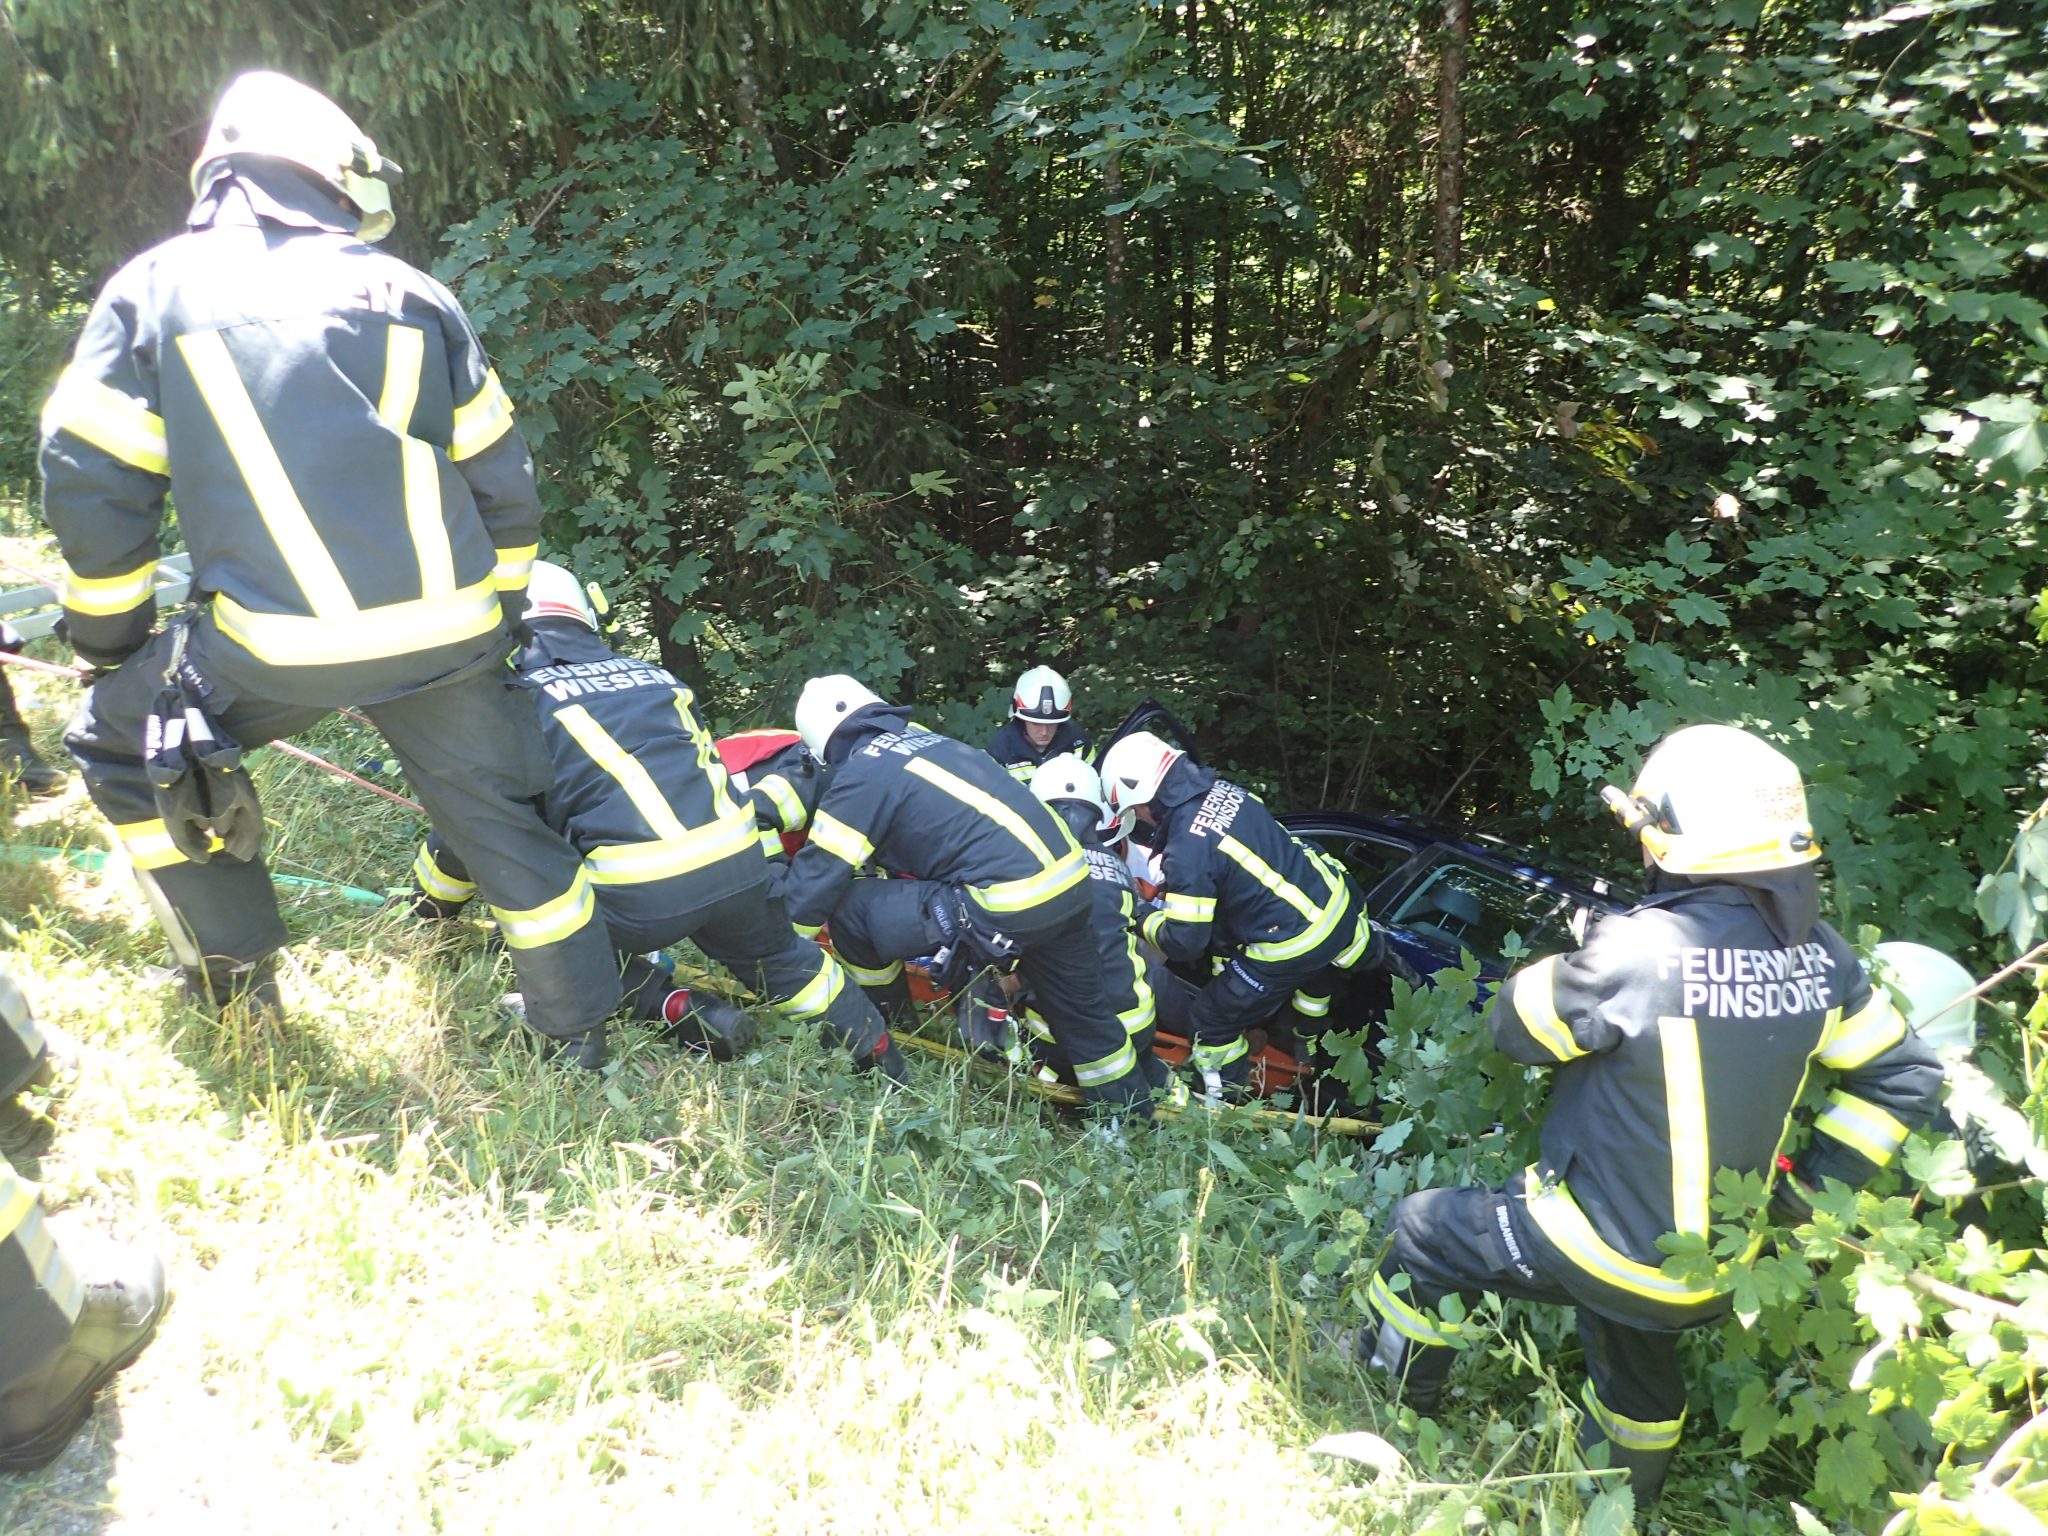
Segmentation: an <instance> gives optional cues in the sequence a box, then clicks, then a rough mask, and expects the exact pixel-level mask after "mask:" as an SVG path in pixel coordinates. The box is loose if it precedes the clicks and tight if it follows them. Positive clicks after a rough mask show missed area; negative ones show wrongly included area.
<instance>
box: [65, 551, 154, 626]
mask: <svg viewBox="0 0 2048 1536" xmlns="http://www.w3.org/2000/svg"><path fill="white" fill-rule="evenodd" d="M155 595H156V561H154V560H151V561H150V562H149V564H147V565H139V566H137V567H136V568H135V569H134V570H132V571H129V572H127V573H126V574H124V575H120V576H81V575H79V574H78V573H77V572H76V571H74V570H72V569H71V567H70V566H68V565H67V566H65V567H64V584H63V590H62V594H61V598H60V600H61V601H62V602H63V604H64V606H65V607H66V608H69V609H70V610H71V611H72V612H73V613H87V614H91V615H92V616H93V617H94V618H102V619H103V618H111V617H113V616H114V615H115V614H119V613H130V612H133V611H134V610H135V609H137V608H140V607H141V606H142V605H143V604H144V603H146V602H148V601H149V600H150V599H151V598H152V597H154V596H155Z"/></svg>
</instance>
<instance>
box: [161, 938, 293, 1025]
mask: <svg viewBox="0 0 2048 1536" xmlns="http://www.w3.org/2000/svg"><path fill="white" fill-rule="evenodd" d="M185 995H186V996H187V997H189V998H191V999H192V1001H193V1002H194V1003H196V1004H198V1005H199V1006H200V1007H202V1008H209V1009H211V1010H212V1011H213V1012H214V1013H215V1014H219V1013H221V1012H223V1011H225V1010H226V1009H229V1008H233V1007H237V1006H239V1007H243V1008H246V1009H247V1010H248V1012H249V1018H250V1020H251V1021H252V1022H257V1023H270V1024H281V1023H283V1022H284V994H283V993H281V992H280V991H279V990H278V986H277V960H276V958H275V957H274V956H271V955H265V956H264V957H263V958H262V959H261V960H230V959H228V958H227V957H226V956H224V955H208V956H207V957H206V958H205V960H203V961H202V962H200V964H198V965H196V966H188V967H186V969H185Z"/></svg>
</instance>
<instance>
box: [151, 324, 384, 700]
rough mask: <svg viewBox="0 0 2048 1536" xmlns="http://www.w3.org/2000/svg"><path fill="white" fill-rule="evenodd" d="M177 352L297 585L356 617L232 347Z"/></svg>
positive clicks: (200, 342) (213, 337) (326, 610)
mask: <svg viewBox="0 0 2048 1536" xmlns="http://www.w3.org/2000/svg"><path fill="white" fill-rule="evenodd" d="M178 351H179V352H180V353H182V354H183V355H184V358H185V362H186V365H187V366H188V367H190V368H191V370H192V378H193V381H194V382H195V383H197V384H198V386H199V394H200V397H201V398H202V399H203V400H205V401H206V408H207V409H208V410H209V411H211V412H212V413H213V419H214V423H215V424H216V425H217V426H218V427H219V428H220V433H221V437H222V438H223V439H224V440H225V441H226V443H227V447H228V453H229V454H230V455H231V456H232V457H233V458H234V461H235V467H236V468H237V469H239V470H240V471H241V472H242V479H243V481H244V483H246V484H247V485H248V487H249V495H250V496H251V498H253V499H254V501H255V503H256V511H257V513H258V514H259V515H260V516H261V517H262V519H263V526H264V527H265V528H267V529H269V530H270V537H271V539H272V541H273V542H274V543H275V544H276V545H277V552H278V554H279V555H281V556H282V557H283V558H284V563H285V566H286V568H287V569H289V570H290V571H291V573H292V580H293V581H295V582H297V583H298V585H299V590H300V591H301V592H303V593H304V594H305V597H306V603H307V606H308V607H310V608H311V609H312V610H313V612H314V613H315V614H316V615H318V616H319V617H320V618H323V619H342V618H353V617H354V616H355V614H356V600H355V598H354V597H353V596H352V595H351V594H350V593H349V590H348V583H346V582H345V581H343V580H342V579H341V569H340V567H338V566H337V565H335V563H334V556H333V555H332V554H330V553H329V552H328V549H327V546H326V545H325V544H323V543H322V542H321V541H320V535H319V532H318V531H317V530H316V529H315V528H314V527H313V520H312V518H310V517H309V516H307V515H306V509H305V506H304V505H303V504H302V503H301V502H300V501H299V493H298V492H297V491H296V490H295V489H293V487H292V482H291V476H289V475H287V474H286V473H285V469H284V463H283V461H282V460H280V459H279V458H278V456H277V448H276V446H275V445H274V444H273V443H272V442H271V441H270V434H269V433H268V432H266V431H264V430H263V419H262V417H260V416H259V415H258V414H257V412H256V402H255V401H253V400H251V399H250V398H249V391H248V388H247V387H246V386H245V385H244V384H243V383H242V375H241V374H240V373H239V372H237V371H236V368H235V360H234V358H233V357H231V356H229V355H228V344H227V342H226V341H224V340H223V339H222V338H221V334H220V332H218V331H188V332H186V333H185V334H184V335H183V336H180V337H179V338H178ZM366 627H367V626H366ZM384 654H386V655H394V654H396V652H391V651H387V652H385V653H384ZM266 659H268V658H266ZM321 659H323V660H324V659H325V658H321Z"/></svg>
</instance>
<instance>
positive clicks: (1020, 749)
mask: <svg viewBox="0 0 2048 1536" xmlns="http://www.w3.org/2000/svg"><path fill="white" fill-rule="evenodd" d="M1070 752H1071V753H1072V754H1073V755H1074V756H1076V757H1078V758H1080V759H1081V760H1082V761H1083V762H1087V763H1092V762H1093V761H1094V760H1095V748H1094V747H1092V746H1090V745H1089V744H1088V738H1087V737H1086V736H1084V735H1082V734H1081V728H1080V727H1079V726H1078V725H1076V724H1074V690H1073V689H1071V688H1069V687H1068V686H1067V680H1066V679H1065V678H1064V677H1061V676H1060V675H1059V673H1057V672H1055V671H1053V669H1052V668H1051V667H1033V668H1032V669H1031V670H1030V671H1029V672H1026V673H1025V674H1024V675H1023V676H1022V677H1020V678H1018V679H1017V688H1016V691H1015V692H1014V693H1013V694H1012V695H1011V696H1010V718H1009V719H1008V720H1005V721H1004V722H1003V728H1002V729H1001V730H999V731H997V732H996V733H995V735H994V736H992V737H990V738H989V743H988V755H989V756H990V757H992V758H994V759H995V760H996V761H997V762H999V763H1001V764H1002V765H1003V767H1004V769H1005V770H1006V771H1007V772H1008V773H1009V775H1010V777H1011V778H1013V779H1015V780H1016V781H1017V782H1018V783H1020V784H1029V783H1030V782H1031V775H1033V774H1034V773H1036V772H1038V770H1039V769H1041V768H1043V767H1044V766H1045V765H1046V764H1047V763H1049V762H1051V761H1052V760H1053V759H1054V758H1056V757H1062V756H1065V755H1066V754H1067V753H1070Z"/></svg>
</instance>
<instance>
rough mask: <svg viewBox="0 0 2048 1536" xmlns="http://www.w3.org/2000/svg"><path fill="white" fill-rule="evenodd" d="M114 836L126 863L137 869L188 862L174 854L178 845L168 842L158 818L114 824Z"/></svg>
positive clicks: (163, 826)
mask: <svg viewBox="0 0 2048 1536" xmlns="http://www.w3.org/2000/svg"><path fill="white" fill-rule="evenodd" d="M114 836H116V837H118V838H119V839H121V847H122V849H123V850H124V851H125V852H126V853H127V855H128V862H129V863H131V864H133V865H134V866H135V867H136V868H137V869H162V868H164V867H165V866H166V865H170V864H186V863H190V862H191V861H190V860H189V859H187V858H186V857H185V855H184V854H182V853H180V852H178V845H177V844H176V843H174V842H172V841H171V833H170V829H169V828H168V827H166V826H165V825H164V823H163V818H162V817H161V816H158V817H154V818H152V819H151V820H149V821H125V822H121V823H118V824H117V825H116V826H115V828H114Z"/></svg>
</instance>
